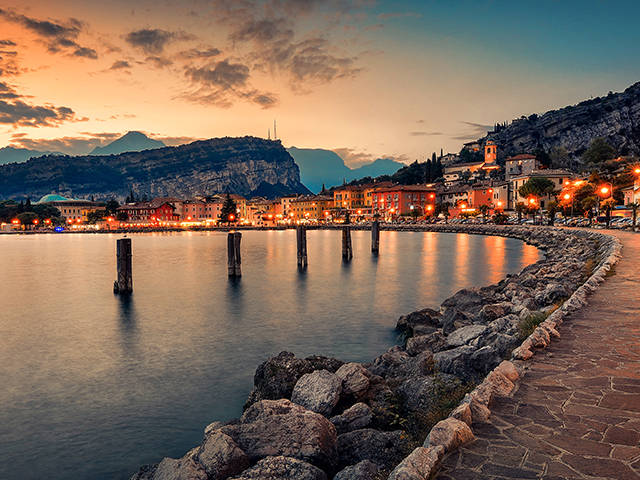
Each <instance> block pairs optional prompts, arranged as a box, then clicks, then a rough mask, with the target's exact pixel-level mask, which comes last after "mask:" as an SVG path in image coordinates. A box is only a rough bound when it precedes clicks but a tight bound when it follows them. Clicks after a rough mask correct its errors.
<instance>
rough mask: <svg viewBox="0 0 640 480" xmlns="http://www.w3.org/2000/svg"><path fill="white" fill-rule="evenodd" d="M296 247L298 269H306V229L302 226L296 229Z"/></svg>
mask: <svg viewBox="0 0 640 480" xmlns="http://www.w3.org/2000/svg"><path fill="white" fill-rule="evenodd" d="M296 245H297V247H298V268H300V269H305V268H307V228H306V227H305V226H304V225H298V226H297V227H296Z"/></svg>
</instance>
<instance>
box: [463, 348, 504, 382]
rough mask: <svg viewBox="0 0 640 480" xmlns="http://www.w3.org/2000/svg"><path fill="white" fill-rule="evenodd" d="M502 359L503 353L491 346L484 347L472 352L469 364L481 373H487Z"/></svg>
mask: <svg viewBox="0 0 640 480" xmlns="http://www.w3.org/2000/svg"><path fill="white" fill-rule="evenodd" d="M500 360H502V355H501V354H500V353H499V352H498V351H497V350H496V349H495V348H494V347H490V346H486V347H482V348H479V349H478V350H476V351H475V352H473V353H472V354H471V357H470V359H469V365H470V366H471V367H472V368H473V369H474V370H475V371H477V372H479V373H480V374H481V375H486V374H487V373H488V372H490V371H491V370H492V369H493V368H494V367H495V366H496V365H497V364H498V363H499V362H500Z"/></svg>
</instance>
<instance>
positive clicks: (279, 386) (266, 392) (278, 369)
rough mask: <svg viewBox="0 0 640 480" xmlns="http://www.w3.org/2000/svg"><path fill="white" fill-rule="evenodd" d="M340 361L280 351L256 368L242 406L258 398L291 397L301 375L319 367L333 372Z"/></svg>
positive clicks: (249, 404) (246, 405) (250, 403)
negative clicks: (303, 356)
mask: <svg viewBox="0 0 640 480" xmlns="http://www.w3.org/2000/svg"><path fill="white" fill-rule="evenodd" d="M342 363H343V362H341V361H340V360H336V359H334V358H328V357H321V356H312V357H307V358H297V357H296V356H295V355H294V354H293V353H291V352H280V353H279V354H278V355H277V356H275V357H272V358H270V359H269V360H267V361H265V362H263V363H262V364H261V365H260V366H259V367H258V368H257V369H256V373H255V375H254V377H253V385H254V387H253V390H252V391H251V393H250V394H249V398H248V399H247V402H246V403H245V406H244V407H245V409H246V408H248V407H249V406H251V405H252V404H254V403H255V402H257V401H259V400H278V399H280V398H291V393H292V392H293V387H294V386H295V384H296V382H297V381H298V380H299V379H300V377H302V375H304V374H306V373H311V372H313V371H314V370H321V369H324V370H328V371H330V372H335V371H336V370H337V369H338V368H340V366H341V365H342Z"/></svg>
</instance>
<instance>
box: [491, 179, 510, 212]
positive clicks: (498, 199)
mask: <svg viewBox="0 0 640 480" xmlns="http://www.w3.org/2000/svg"><path fill="white" fill-rule="evenodd" d="M491 188H492V189H493V200H492V203H493V205H494V208H495V209H496V210H507V209H508V208H509V182H494V183H493V184H492V185H491Z"/></svg>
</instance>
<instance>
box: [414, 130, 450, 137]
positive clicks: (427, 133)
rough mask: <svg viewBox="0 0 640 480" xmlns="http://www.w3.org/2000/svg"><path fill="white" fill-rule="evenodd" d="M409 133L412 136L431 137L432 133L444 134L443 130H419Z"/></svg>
mask: <svg viewBox="0 0 640 480" xmlns="http://www.w3.org/2000/svg"><path fill="white" fill-rule="evenodd" d="M409 135H411V136H412V137H429V136H432V135H444V133H442V132H423V131H419V132H409Z"/></svg>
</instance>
